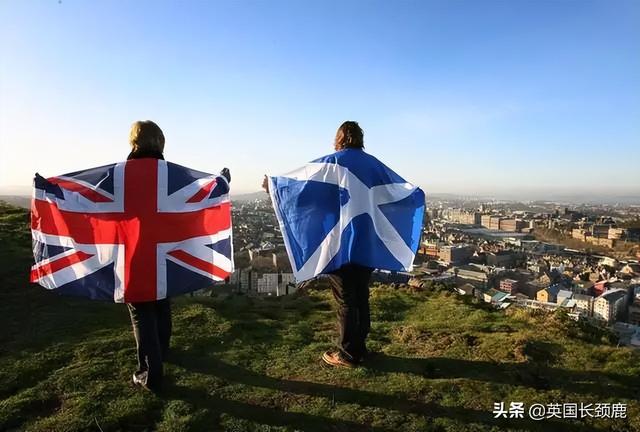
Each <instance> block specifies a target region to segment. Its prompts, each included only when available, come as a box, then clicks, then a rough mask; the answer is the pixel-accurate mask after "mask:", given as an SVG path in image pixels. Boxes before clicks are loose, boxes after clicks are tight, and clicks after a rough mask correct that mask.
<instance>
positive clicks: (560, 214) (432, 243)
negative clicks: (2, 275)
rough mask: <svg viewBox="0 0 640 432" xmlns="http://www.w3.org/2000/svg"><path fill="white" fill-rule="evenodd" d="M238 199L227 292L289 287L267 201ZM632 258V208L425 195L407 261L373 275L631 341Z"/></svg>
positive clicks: (278, 291)
mask: <svg viewBox="0 0 640 432" xmlns="http://www.w3.org/2000/svg"><path fill="white" fill-rule="evenodd" d="M247 197H248V198H250V199H248V200H236V201H235V202H234V208H233V219H234V220H233V223H234V251H235V261H236V272H235V273H234V275H233V277H232V278H231V279H230V281H229V289H231V290H232V291H238V292H243V293H247V294H250V295H259V296H262V295H267V296H269V295H286V294H291V293H293V292H295V291H296V289H297V286H296V284H295V281H294V277H293V274H292V272H291V266H290V264H289V260H288V257H287V254H286V250H285V246H284V241H283V238H282V234H281V232H280V229H279V227H278V222H277V220H276V218H275V214H274V212H273V208H272V206H271V203H270V202H269V200H268V198H267V196H266V194H262V196H261V195H259V194H253V195H249V196H247ZM639 260H640V206H634V205H629V206H625V205H620V204H616V205H608V204H580V205H574V206H562V205H560V204H559V203H554V202H549V201H537V202H529V203H520V202H512V201H495V200H491V201H484V200H482V199H478V198H459V197H457V198H456V197H453V196H452V197H450V198H446V197H440V198H434V197H429V196H428V197H427V207H426V212H425V224H424V228H423V234H422V239H421V244H420V248H419V250H418V254H417V255H416V260H415V265H414V268H413V269H412V271H411V272H397V273H390V272H383V271H376V272H374V276H373V279H374V284H375V282H380V283H387V284H396V285H398V286H407V287H410V288H412V289H425V288H428V287H430V286H433V285H434V284H439V285H440V286H444V287H446V288H447V289H450V290H452V291H455V292H457V293H458V294H460V295H468V296H472V297H474V298H476V299H477V301H483V302H487V303H490V304H491V305H494V306H495V307H496V308H501V309H505V308H508V307H522V308H531V309H542V310H548V311H553V310H556V309H562V310H564V311H566V312H567V313H568V314H569V316H570V317H572V318H574V319H576V320H588V321H591V322H592V323H594V324H597V325H601V326H608V327H611V329H612V330H614V331H615V332H616V333H617V334H618V335H619V336H620V340H621V342H622V343H623V344H627V345H632V346H636V347H640V262H639ZM320 283H321V282H320Z"/></svg>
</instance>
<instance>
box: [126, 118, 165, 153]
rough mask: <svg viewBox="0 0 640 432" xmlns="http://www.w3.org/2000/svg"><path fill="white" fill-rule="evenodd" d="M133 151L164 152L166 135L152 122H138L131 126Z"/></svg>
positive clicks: (130, 136) (130, 141) (130, 142)
mask: <svg viewBox="0 0 640 432" xmlns="http://www.w3.org/2000/svg"><path fill="white" fill-rule="evenodd" d="M129 144H131V151H133V152H138V151H145V150H146V151H157V152H160V153H162V152H164V134H163V133H162V129H160V127H159V126H158V125H157V124H155V123H154V122H152V121H151V120H145V121H137V122H135V123H134V124H132V125H131V132H130V133H129Z"/></svg>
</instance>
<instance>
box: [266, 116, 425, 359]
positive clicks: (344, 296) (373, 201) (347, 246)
mask: <svg viewBox="0 0 640 432" xmlns="http://www.w3.org/2000/svg"><path fill="white" fill-rule="evenodd" d="M334 149H335V153H332V154H330V155H327V156H324V157H322V158H319V159H316V160H314V161H312V162H310V163H308V164H306V165H305V166H303V167H302V168H299V169H297V170H295V171H292V172H289V173H287V174H283V175H279V176H270V177H269V176H266V175H265V178H264V181H263V184H262V186H263V188H264V189H265V190H266V191H267V192H268V193H269V194H270V196H271V201H272V203H273V207H274V209H275V212H276V217H277V218H278V222H279V224H280V228H281V231H282V234H283V237H284V241H285V246H286V249H287V253H288V255H289V260H290V261H291V266H292V268H293V270H294V275H295V277H296V280H297V281H298V282H302V281H306V280H309V279H312V278H314V277H316V276H319V275H324V277H326V278H328V280H329V282H330V284H331V289H332V292H333V296H334V298H335V300H336V302H337V304H338V313H337V314H338V325H339V339H338V343H337V349H335V350H329V351H327V352H325V353H324V354H323V355H322V361H323V362H324V363H326V364H328V365H330V366H342V367H354V366H356V365H357V364H359V363H360V362H362V361H363V360H365V358H366V357H367V355H368V351H367V346H366V339H367V335H368V334H369V330H370V327H371V317H370V312H369V281H370V278H371V275H372V272H373V270H374V269H381V270H389V271H408V270H410V269H411V267H412V265H413V260H414V257H415V254H416V251H417V249H418V245H419V242H420V236H421V232H422V220H423V215H424V208H425V196H424V193H423V192H422V190H421V189H420V188H418V187H416V186H414V185H412V184H410V183H408V182H406V181H405V180H404V179H403V178H402V177H400V176H399V175H398V174H396V173H395V172H394V171H392V170H391V169H390V168H388V167H387V166H386V165H384V164H383V163H382V162H380V161H379V160H378V159H376V158H375V157H373V156H371V155H370V154H368V153H366V152H365V151H364V133H363V131H362V129H361V128H360V126H359V125H358V123H357V122H354V121H347V122H344V123H343V124H342V125H341V126H340V127H339V128H338V131H337V133H336V136H335V141H334Z"/></svg>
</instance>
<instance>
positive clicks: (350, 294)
mask: <svg viewBox="0 0 640 432" xmlns="http://www.w3.org/2000/svg"><path fill="white" fill-rule="evenodd" d="M372 271H373V270H372V269H370V268H368V267H362V266H359V265H356V264H347V265H345V266H342V267H340V268H339V269H338V270H336V271H335V272H333V273H331V274H330V275H329V279H330V280H331V291H333V297H334V298H335V299H336V302H337V303H338V325H339V328H340V339H339V340H338V348H339V349H340V351H341V352H342V354H343V355H345V356H346V357H347V358H348V359H349V360H351V361H354V362H359V361H360V360H362V358H363V357H364V356H365V355H366V353H367V347H366V344H365V341H366V339H367V335H368V334H369V330H370V329H371V316H370V312H369V281H370V279H371V272H372Z"/></svg>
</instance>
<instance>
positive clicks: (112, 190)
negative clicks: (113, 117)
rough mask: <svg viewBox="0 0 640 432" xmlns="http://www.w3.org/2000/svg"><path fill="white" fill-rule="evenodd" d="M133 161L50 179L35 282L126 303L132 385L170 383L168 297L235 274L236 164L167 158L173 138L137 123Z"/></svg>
mask: <svg viewBox="0 0 640 432" xmlns="http://www.w3.org/2000/svg"><path fill="white" fill-rule="evenodd" d="M129 142H130V145H131V153H130V154H129V156H128V157H127V161H126V162H120V163H115V164H110V165H105V166H101V167H97V168H91V169H88V170H82V171H76V172H73V173H69V174H64V175H61V176H56V177H51V178H48V179H45V178H43V177H42V176H40V175H38V174H36V177H35V179H34V193H33V199H32V203H31V233H32V237H33V252H34V258H35V264H34V265H33V267H32V268H31V281H32V282H36V283H38V284H40V285H42V286H44V287H45V288H48V289H50V290H53V291H54V292H57V293H59V294H65V295H75V296H84V297H89V298H91V299H97V300H110V301H115V302H117V303H126V304H127V307H128V309H129V312H130V315H131V323H132V325H133V333H134V336H135V340H136V351H137V360H138V367H137V370H136V371H135V372H134V374H133V383H134V384H136V385H140V386H142V387H144V388H147V389H149V390H152V391H158V390H160V389H161V386H162V381H163V360H164V359H166V357H167V355H168V352H169V341H170V338H171V304H170V301H169V298H170V297H172V296H176V295H179V294H184V293H188V292H192V291H195V290H199V289H202V288H206V287H208V286H210V285H212V284H213V283H214V282H216V281H223V280H225V279H226V278H227V277H228V276H229V275H230V274H231V273H233V250H232V249H233V248H232V243H231V205H230V201H229V182H230V180H231V177H230V174H229V170H228V169H226V168H225V169H223V170H222V172H221V174H220V175H213V174H208V173H206V172H201V171H196V170H193V169H190V168H187V167H184V166H180V165H177V164H174V163H171V162H167V161H165V160H164V155H163V152H164V144H165V138H164V134H163V132H162V130H161V129H160V127H158V125H157V124H155V123H154V122H152V121H148V120H147V121H138V122H135V123H134V124H133V126H132V127H131V132H130V136H129Z"/></svg>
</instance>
